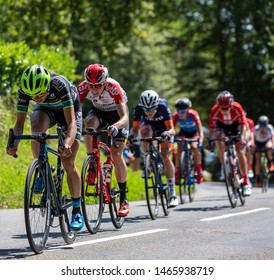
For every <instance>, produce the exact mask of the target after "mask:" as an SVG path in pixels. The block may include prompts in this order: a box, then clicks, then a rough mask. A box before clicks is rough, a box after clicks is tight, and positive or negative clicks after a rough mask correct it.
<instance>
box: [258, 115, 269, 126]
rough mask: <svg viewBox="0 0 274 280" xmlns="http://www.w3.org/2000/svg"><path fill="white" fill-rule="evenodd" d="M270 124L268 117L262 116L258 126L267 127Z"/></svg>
mask: <svg viewBox="0 0 274 280" xmlns="http://www.w3.org/2000/svg"><path fill="white" fill-rule="evenodd" d="M268 123H269V119H268V117H267V116H265V115H263V116H260V117H259V119H258V124H259V125H262V126H267V125H268Z"/></svg>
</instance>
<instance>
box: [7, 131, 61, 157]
mask: <svg viewBox="0 0 274 280" xmlns="http://www.w3.org/2000/svg"><path fill="white" fill-rule="evenodd" d="M65 137H66V135H65V133H64V132H63V130H62V128H61V127H57V134H47V133H44V132H43V133H39V134H37V135H33V134H25V135H24V134H20V135H15V134H14V130H13V128H10V129H9V137H8V144H7V148H13V147H14V145H15V141H16V140H36V141H37V142H39V143H44V142H46V140H49V139H59V143H60V148H61V149H63V148H64V140H65ZM13 157H14V158H17V157H18V155H17V154H14V155H13Z"/></svg>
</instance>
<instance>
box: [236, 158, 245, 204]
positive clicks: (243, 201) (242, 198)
mask: <svg viewBox="0 0 274 280" xmlns="http://www.w3.org/2000/svg"><path fill="white" fill-rule="evenodd" d="M236 164H237V174H238V177H239V178H241V173H240V168H239V162H238V161H237V163H236ZM237 192H238V196H239V199H240V202H241V205H242V206H243V205H245V200H246V197H245V196H244V194H243V188H242V186H241V187H240V188H237Z"/></svg>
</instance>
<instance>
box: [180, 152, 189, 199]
mask: <svg viewBox="0 0 274 280" xmlns="http://www.w3.org/2000/svg"><path fill="white" fill-rule="evenodd" d="M185 166H186V155H185V151H183V152H182V153H181V159H180V171H179V172H180V179H179V195H180V202H181V204H184V203H186V198H187V194H188V193H187V184H186V179H185Z"/></svg>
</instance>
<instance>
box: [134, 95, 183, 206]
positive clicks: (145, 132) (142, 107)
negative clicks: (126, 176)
mask: <svg viewBox="0 0 274 280" xmlns="http://www.w3.org/2000/svg"><path fill="white" fill-rule="evenodd" d="M139 130H140V137H141V138H149V137H154V136H160V135H161V136H162V137H163V139H166V140H168V141H169V144H168V145H169V149H166V143H162V144H161V147H162V149H161V157H162V159H163V163H164V169H165V175H166V178H167V183H168V186H169V203H170V207H175V206H177V205H178V199H177V196H176V191H175V187H174V184H175V172H174V164H173V162H172V159H171V151H172V149H171V148H172V142H173V138H172V136H174V135H175V129H174V125H173V122H172V115H171V112H170V109H169V107H168V102H167V100H166V99H161V98H159V95H158V93H157V92H156V91H154V90H145V91H144V92H142V93H141V96H140V100H139V103H138V105H137V106H136V107H135V109H134V112H133V125H132V136H133V138H136V137H137V136H138V132H139ZM148 149H149V143H145V142H141V150H142V152H143V153H145V152H147V151H148Z"/></svg>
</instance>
